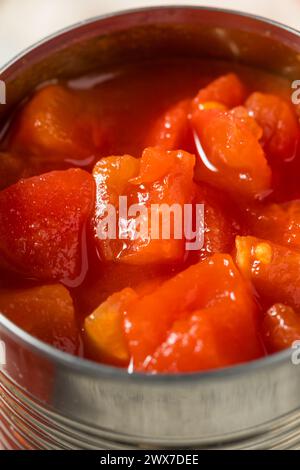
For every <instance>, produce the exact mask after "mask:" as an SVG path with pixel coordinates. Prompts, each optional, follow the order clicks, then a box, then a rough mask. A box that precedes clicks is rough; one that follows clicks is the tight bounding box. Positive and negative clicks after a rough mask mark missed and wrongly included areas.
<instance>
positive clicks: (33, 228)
mask: <svg viewBox="0 0 300 470" xmlns="http://www.w3.org/2000/svg"><path fill="white" fill-rule="evenodd" d="M94 186H95V185H94V180H93V178H92V176H91V175H90V174H89V173H87V172H85V171H83V170H80V169H70V170H66V171H53V172H50V173H45V174H43V175H41V176H34V177H32V178H28V179H24V180H20V181H19V182H18V183H16V184H14V185H13V186H10V187H9V188H7V189H4V190H3V191H1V192H0V253H1V264H2V266H4V267H6V268H9V269H11V270H13V271H17V272H19V273H21V274H23V275H25V276H27V277H33V278H36V279H43V280H61V281H64V282H66V283H68V282H75V281H76V279H77V278H79V277H80V275H83V273H84V270H85V262H84V253H83V251H84V250H83V241H84V239H85V229H86V224H87V222H88V219H89V217H90V216H91V214H92V209H93V206H94V192H95V191H94Z"/></svg>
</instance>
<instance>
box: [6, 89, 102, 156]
mask: <svg viewBox="0 0 300 470" xmlns="http://www.w3.org/2000/svg"><path fill="white" fill-rule="evenodd" d="M99 134H101V126H100V125H99V123H97V120H96V118H95V116H93V115H92V114H91V113H89V111H88V110H87V106H86V104H85V102H84V101H83V100H82V98H80V97H79V96H78V95H77V94H76V93H75V92H74V91H72V90H69V89H67V88H65V87H63V86H61V85H49V86H47V87H45V88H42V89H41V90H38V91H37V92H36V93H35V94H34V96H33V97H32V98H31V99H30V101H29V102H28V103H26V104H25V106H24V108H23V110H22V111H21V113H20V115H19V117H18V119H17V121H16V122H15V129H14V132H13V135H12V138H11V141H10V148H11V149H12V150H13V151H20V152H22V153H23V154H24V153H27V154H29V155H39V156H41V158H45V157H47V156H56V157H57V156H58V155H59V156H63V157H68V158H70V159H72V160H78V159H82V158H88V157H91V156H93V155H94V153H95V150H96V148H97V146H98V145H97V144H98V143H99V142H98V140H99ZM100 140H101V139H100Z"/></svg>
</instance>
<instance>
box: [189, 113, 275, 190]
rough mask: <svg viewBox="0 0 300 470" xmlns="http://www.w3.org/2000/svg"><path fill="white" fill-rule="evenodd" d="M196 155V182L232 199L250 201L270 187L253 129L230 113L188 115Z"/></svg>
mask: <svg viewBox="0 0 300 470" xmlns="http://www.w3.org/2000/svg"><path fill="white" fill-rule="evenodd" d="M192 126H193V128H194V139H195V145H196V148H197V153H198V156H199V158H198V160H197V165H196V178H197V180H203V181H207V182H208V183H211V184H213V185H214V186H217V187H219V188H221V189H224V190H226V191H228V192H230V193H232V194H233V195H234V196H235V197H236V195H237V194H238V195H239V196H242V197H245V198H254V197H256V196H259V195H260V194H262V193H264V192H265V191H267V190H268V189H270V187H271V170H270V168H269V166H268V164H267V161H266V158H265V155H264V152H263V150H262V148H261V146H260V144H259V142H258V140H257V137H256V136H255V135H254V134H253V125H251V126H249V121H248V120H247V122H243V121H242V120H241V119H240V117H238V116H236V115H235V114H232V113H231V112H223V111H219V110H207V111H199V110H198V111H196V112H194V113H193V115H192Z"/></svg>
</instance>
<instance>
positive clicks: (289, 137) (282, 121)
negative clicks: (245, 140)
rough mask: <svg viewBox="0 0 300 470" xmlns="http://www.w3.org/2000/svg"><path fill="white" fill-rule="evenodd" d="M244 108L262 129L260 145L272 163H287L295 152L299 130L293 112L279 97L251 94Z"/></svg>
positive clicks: (299, 134)
mask: <svg viewBox="0 0 300 470" xmlns="http://www.w3.org/2000/svg"><path fill="white" fill-rule="evenodd" d="M246 107H247V109H248V110H249V111H250V113H251V115H252V116H253V117H254V118H255V120H256V121H257V122H258V124H259V125H260V126H261V128H262V129H263V136H262V145H263V148H264V150H265V152H266V154H267V157H268V158H270V160H273V161H276V160H277V161H279V162H283V161H289V160H291V159H292V158H293V157H294V156H295V154H296V151H297V145H298V141H299V138H300V129H299V124H298V120H297V116H296V113H295V111H294V110H293V108H292V105H290V104H289V103H288V102H287V101H285V100H284V99H282V98H280V97H279V96H275V95H269V94H264V93H258V92H256V93H252V95H250V96H249V98H248V99H247V101H246Z"/></svg>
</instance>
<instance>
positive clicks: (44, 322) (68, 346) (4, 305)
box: [0, 284, 80, 354]
mask: <svg viewBox="0 0 300 470" xmlns="http://www.w3.org/2000/svg"><path fill="white" fill-rule="evenodd" d="M0 310H1V312H2V313H3V314H4V315H6V316H7V317H8V318H9V319H10V320H11V321H13V322H14V323H15V324H16V325H17V326H19V327H20V328H23V330H25V331H27V333H30V334H31V335H33V336H35V337H37V338H38V339H40V340H42V341H45V342H46V343H49V344H51V345H52V346H54V347H56V348H58V349H61V350H62V351H65V352H68V353H70V354H77V353H78V352H79V345H80V342H79V330H78V327H77V325H76V321H75V314H74V306H73V301H72V298H71V296H70V294H69V292H68V290H67V289H66V288H65V287H64V286H62V285H60V284H53V285H45V286H39V287H33V288H27V289H0Z"/></svg>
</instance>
